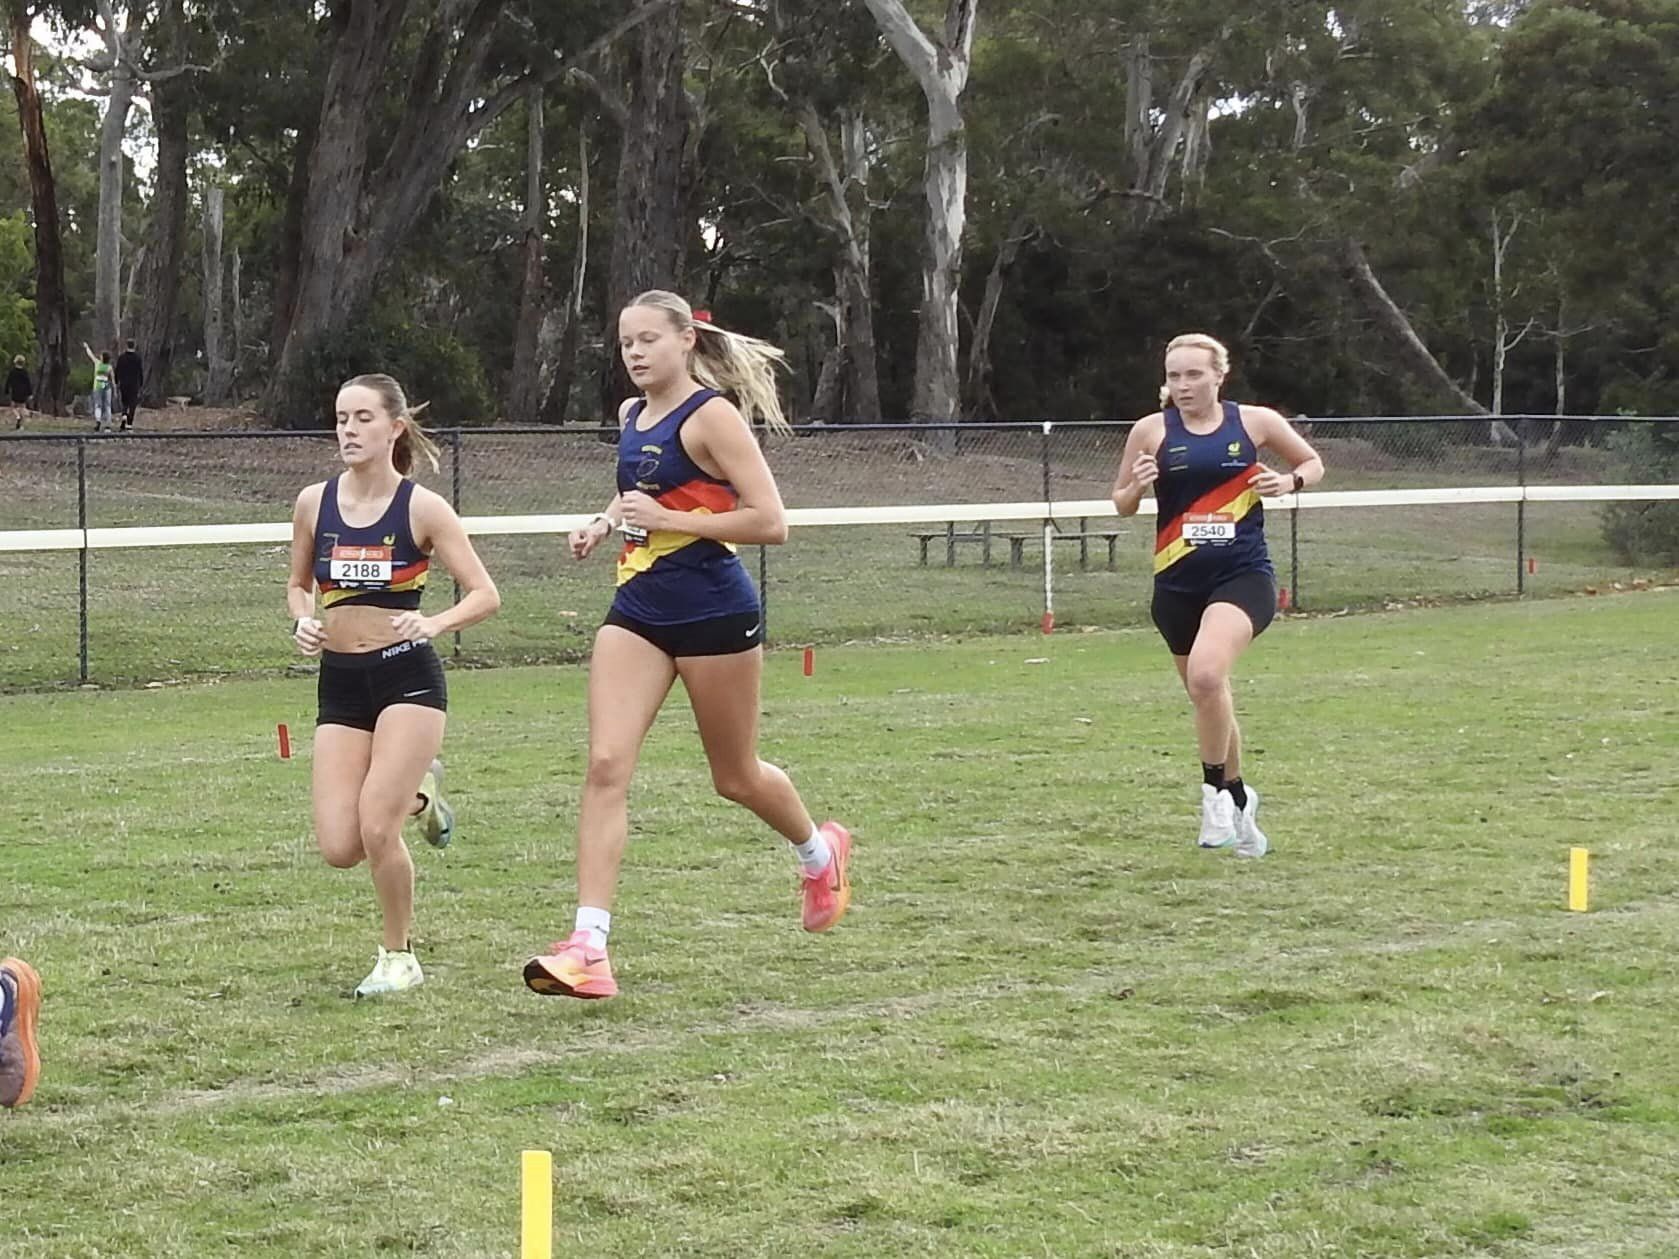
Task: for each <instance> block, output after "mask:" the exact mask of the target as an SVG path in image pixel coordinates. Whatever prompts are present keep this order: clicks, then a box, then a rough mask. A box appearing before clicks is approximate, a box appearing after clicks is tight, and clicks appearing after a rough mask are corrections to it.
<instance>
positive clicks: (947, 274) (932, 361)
mask: <svg viewBox="0 0 1679 1259" xmlns="http://www.w3.org/2000/svg"><path fill="white" fill-rule="evenodd" d="M867 4H868V6H869V11H870V12H871V13H873V14H874V18H875V21H876V23H877V24H878V25H879V26H880V28H881V31H882V33H884V34H885V36H886V39H887V42H888V43H889V44H891V45H892V48H893V51H895V52H896V53H897V54H898V57H899V59H900V60H901V61H903V63H904V64H905V65H906V66H907V67H908V68H909V70H910V72H911V73H912V74H914V76H915V78H916V82H917V83H918V84H919V85H920V87H921V93H922V95H923V96H924V97H925V98H926V101H927V165H926V172H925V176H924V180H923V184H924V192H925V196H926V201H927V228H926V255H925V259H924V262H923V270H922V283H921V318H920V326H919V328H918V330H917V335H916V347H915V394H914V400H913V402H912V403H911V406H910V414H911V417H912V418H913V419H916V420H919V421H922V422H940V421H949V420H953V419H955V418H956V413H957V407H958V405H959V404H960V401H961V396H960V395H961V377H960V375H959V374H958V371H957V352H958V348H959V339H960V333H959V330H958V326H957V301H958V286H959V285H960V283H961V279H962V232H963V229H964V227H965V226H966V222H967V200H968V141H967V134H966V131H965V130H964V128H963V123H962V113H961V108H960V103H961V98H962V92H963V90H964V89H965V88H966V87H967V84H968V70H969V67H970V65H971V63H972V52H973V40H974V24H975V19H976V12H977V9H978V7H979V0H948V4H947V7H946V9H945V29H944V38H943V39H942V40H941V41H940V43H939V45H938V46H937V47H935V46H934V45H933V43H932V42H931V41H930V40H929V39H928V38H927V36H926V35H925V34H923V33H922V31H921V28H920V27H919V26H917V25H916V23H915V19H914V18H912V17H911V16H910V15H909V13H908V11H907V10H906V9H905V8H904V6H903V4H902V0H867Z"/></svg>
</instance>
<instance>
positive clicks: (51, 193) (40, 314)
mask: <svg viewBox="0 0 1679 1259" xmlns="http://www.w3.org/2000/svg"><path fill="white" fill-rule="evenodd" d="M6 16H7V18H8V20H9V23H10V26H11V38H12V65H13V74H12V94H13V95H14V96H15V97H16V98H17V112H18V121H19V123H20V125H21V127H22V130H23V149H24V159H25V162H26V164H27V165H28V168H29V197H30V207H31V209H32V211H33V213H34V217H35V341H36V357H37V364H38V375H37V376H36V378H35V409H36V410H37V411H41V412H44V413H45V414H47V415H61V414H63V411H64V402H65V398H66V396H67V395H68V393H69V382H70V315H69V308H68V306H67V304H66V302H65V296H64V247H63V242H62V239H61V237H60V235H59V224H58V190H57V187H56V185H55V184H54V182H53V174H52V156H51V154H50V153H49V152H48V149H47V126H46V119H45V117H44V115H43V114H42V111H41V93H40V91H39V90H38V89H37V87H36V86H35V44H34V40H33V39H32V37H31V36H30V33H29V25H30V14H29V6H28V4H27V3H25V0H10V3H9V4H8V6H7V11H6Z"/></svg>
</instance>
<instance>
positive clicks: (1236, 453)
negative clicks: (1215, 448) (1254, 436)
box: [1224, 442, 1242, 459]
mask: <svg viewBox="0 0 1679 1259" xmlns="http://www.w3.org/2000/svg"><path fill="white" fill-rule="evenodd" d="M1224 449H1225V451H1226V452H1227V453H1228V454H1229V455H1230V457H1231V458H1232V459H1238V458H1240V457H1241V454H1242V443H1241V442H1231V443H1230V444H1229V445H1228V446H1226V447H1225V448H1224Z"/></svg>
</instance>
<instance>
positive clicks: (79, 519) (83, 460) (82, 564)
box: [76, 437, 87, 682]
mask: <svg viewBox="0 0 1679 1259" xmlns="http://www.w3.org/2000/svg"><path fill="white" fill-rule="evenodd" d="M76 528H78V529H80V530H81V531H82V547H81V550H80V551H78V552H77V563H76V568H77V583H76V584H77V588H78V610H77V618H76V619H77V621H78V622H79V623H80V631H79V637H80V641H81V649H80V653H79V659H80V663H81V680H82V681H83V682H86V681H87V438H85V437H78V438H76Z"/></svg>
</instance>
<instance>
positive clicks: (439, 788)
mask: <svg viewBox="0 0 1679 1259" xmlns="http://www.w3.org/2000/svg"><path fill="white" fill-rule="evenodd" d="M419 794H420V795H422V796H424V797H425V798H426V807H425V808H423V809H421V810H420V811H419V812H418V813H417V814H415V815H414V816H415V817H416V818H417V819H418V820H419V823H420V833H421V834H422V835H424V836H425V837H426V843H428V844H430V845H431V846H432V847H433V848H447V847H448V846H449V841H450V840H452V839H453V838H454V837H455V811H454V810H453V809H451V808H450V807H449V804H448V802H447V801H446V800H444V799H443V762H442V761H441V760H434V761H432V763H431V768H430V769H428V770H426V774H425V777H424V778H422V779H420V793H419Z"/></svg>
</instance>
